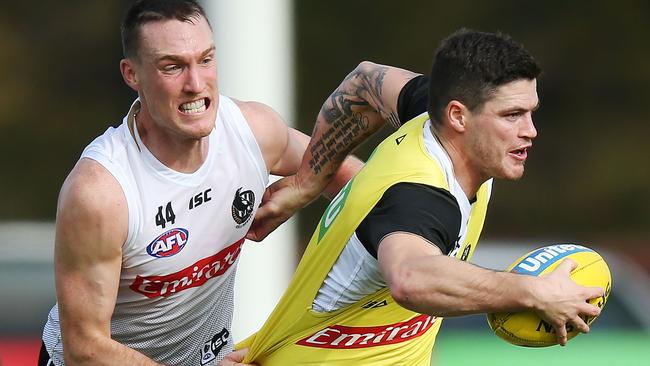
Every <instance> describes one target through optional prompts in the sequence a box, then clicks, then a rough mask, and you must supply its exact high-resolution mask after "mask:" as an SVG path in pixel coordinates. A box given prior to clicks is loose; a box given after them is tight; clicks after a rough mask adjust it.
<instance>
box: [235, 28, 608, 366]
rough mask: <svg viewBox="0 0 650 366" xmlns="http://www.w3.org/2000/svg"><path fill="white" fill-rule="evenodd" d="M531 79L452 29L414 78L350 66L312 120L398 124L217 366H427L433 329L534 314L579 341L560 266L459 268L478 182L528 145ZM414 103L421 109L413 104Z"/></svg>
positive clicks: (489, 44) (499, 50)
mask: <svg viewBox="0 0 650 366" xmlns="http://www.w3.org/2000/svg"><path fill="white" fill-rule="evenodd" d="M539 72H540V68H539V66H538V64H537V63H536V61H535V60H534V59H533V57H532V56H531V55H530V54H529V53H528V52H527V51H526V50H524V49H523V48H522V47H521V46H520V45H519V44H517V43H515V42H514V41H513V40H512V39H510V38H509V37H507V36H505V35H502V34H493V33H483V32H476V31H470V30H460V31H458V32H456V33H454V34H452V35H451V36H449V37H448V38H447V39H446V40H444V41H443V42H442V43H441V45H440V47H439V49H438V51H437V53H436V56H435V60H434V64H433V67H432V70H431V75H430V77H429V78H428V79H427V78H426V77H423V76H417V75H416V74H413V73H411V72H408V71H405V70H401V69H396V68H392V67H387V66H382V65H376V64H372V63H369V62H364V63H361V64H360V65H359V66H358V67H357V68H356V69H355V70H354V71H353V72H352V73H351V74H350V75H349V76H348V77H347V78H346V79H345V80H344V81H343V82H342V83H341V85H340V86H339V87H338V89H336V90H335V91H334V93H333V94H332V95H331V97H330V98H329V99H328V100H327V101H326V102H325V104H324V105H323V108H322V110H321V113H320V116H319V118H323V119H325V120H326V121H328V122H329V123H330V124H336V123H342V121H348V120H354V121H358V122H359V123H369V124H372V123H376V120H377V119H382V118H383V119H386V120H388V121H391V122H396V121H398V120H399V121H408V122H406V123H404V124H403V125H402V126H401V127H400V128H399V129H398V130H397V131H396V132H394V133H393V134H392V135H390V136H389V137H388V138H386V139H385V140H384V141H383V142H382V143H381V144H380V145H379V146H378V147H377V148H376V149H375V151H374V152H373V154H372V155H371V157H370V158H369V160H368V162H367V164H366V166H365V167H364V168H363V169H362V170H361V172H360V173H359V174H357V175H356V176H355V177H354V178H353V179H352V180H351V181H350V182H349V183H348V184H347V185H346V186H345V187H344V188H343V189H342V190H341V192H339V194H338V195H337V196H336V197H335V198H334V199H333V200H332V202H331V204H330V205H329V207H328V208H327V209H326V210H325V213H324V214H323V216H322V218H321V220H320V222H319V223H318V226H317V228H316V230H315V231H314V234H313V236H312V238H311V240H310V242H309V245H308V247H307V249H306V252H305V254H304V256H303V258H302V260H301V262H300V264H299V266H298V269H297V271H296V273H295V275H294V278H293V280H292V282H291V284H290V286H289V288H288V289H287V291H286V293H285V294H284V296H283V297H282V299H281V300H280V303H279V304H278V306H277V307H276V308H275V310H274V311H273V313H272V314H271V316H270V317H269V319H268V320H267V322H266V323H265V324H264V326H263V327H262V329H261V330H260V331H259V332H258V333H256V334H254V335H253V336H251V337H250V338H249V339H247V340H245V341H244V342H243V343H242V344H241V345H239V346H238V348H242V349H243V350H242V351H240V352H239V353H236V354H233V355H232V356H227V357H226V359H225V360H224V361H223V362H222V365H230V364H232V362H235V361H239V360H241V357H242V356H243V355H244V354H246V352H247V351H246V348H248V355H247V356H246V358H244V359H243V362H254V363H256V364H259V365H263V366H266V365H429V364H430V359H431V353H432V347H433V343H434V341H435V337H436V334H437V332H438V330H439V328H440V325H441V322H442V319H443V317H446V316H458V315H465V314H473V313H484V312H494V311H517V310H534V311H536V312H537V313H538V314H539V315H540V316H541V317H542V318H544V319H545V320H546V321H548V322H549V323H550V324H553V326H554V327H555V329H556V331H557V335H558V339H559V341H560V343H561V344H565V343H566V324H567V323H568V324H571V325H573V326H574V327H576V328H577V329H579V330H580V331H582V332H587V331H588V330H589V327H588V326H587V325H586V324H585V322H584V321H583V320H582V319H581V318H580V316H581V315H588V316H589V315H595V314H598V313H599V309H598V308H597V307H595V306H592V305H590V304H588V303H586V300H588V299H591V298H595V297H598V296H601V295H602V292H603V290H602V289H600V288H586V287H582V286H579V285H577V284H575V283H574V282H573V281H572V280H571V279H570V278H569V273H570V271H571V269H572V268H573V266H574V263H571V262H565V263H563V264H562V265H561V266H559V267H558V269H556V270H555V271H554V272H553V273H552V274H551V275H549V276H547V277H543V278H536V277H531V276H524V275H517V274H512V273H504V272H496V271H491V270H486V269H483V268H480V267H477V266H475V265H472V264H470V263H468V261H469V260H470V259H471V257H472V254H473V252H474V250H475V248H476V245H477V243H478V240H479V235H480V233H481V230H482V228H483V222H484V219H485V214H486V209H487V205H488V200H489V198H490V194H491V183H492V178H500V179H509V180H516V179H519V178H520V177H521V176H522V175H523V173H524V163H525V162H526V158H527V154H528V151H529V149H530V148H531V146H532V141H533V139H534V138H535V137H536V135H537V131H536V129H535V127H534V125H533V120H532V113H533V111H534V110H536V109H537V107H538V104H539V102H538V97H537V91H536V89H537V88H536V78H537V76H538V74H539ZM427 94H428V104H427V105H426V110H425V101H426V100H427Z"/></svg>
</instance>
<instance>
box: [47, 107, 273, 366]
mask: <svg viewBox="0 0 650 366" xmlns="http://www.w3.org/2000/svg"><path fill="white" fill-rule="evenodd" d="M138 110H139V102H138V101H136V102H135V103H134V104H133V106H132V107H131V110H130V111H129V114H128V115H127V116H126V117H124V120H123V122H122V124H121V125H120V126H119V127H117V128H113V127H111V128H109V129H108V130H107V131H106V132H105V133H104V134H103V135H101V136H99V137H98V138H96V139H95V140H94V141H93V142H92V143H91V144H90V145H88V147H86V149H85V150H84V152H83V153H82V155H81V158H88V159H93V160H95V161H97V162H98V163H100V164H101V165H102V166H104V167H105V168H106V169H107V170H108V171H109V172H110V173H111V174H112V175H113V176H114V177H115V178H116V180H117V181H118V182H119V184H120V186H121V187H122V190H123V191H124V195H125V196H126V201H127V203H128V210H129V211H128V212H129V220H128V222H129V224H128V225H129V227H128V236H127V240H126V242H125V243H124V244H123V247H122V272H121V275H120V284H119V290H118V294H117V302H116V305H115V311H114V313H113V317H112V319H111V337H112V338H113V339H114V340H116V341H117V342H119V343H121V344H124V345H126V346H128V347H130V348H133V349H135V350H137V351H138V352H141V353H143V354H145V355H146V356H148V357H150V358H152V359H154V360H155V361H158V362H160V363H163V364H166V365H192V366H201V365H216V364H218V362H219V361H220V360H221V359H222V358H223V356H224V355H225V354H227V353H228V352H230V351H231V350H232V349H233V340H232V336H231V334H230V329H231V328H230V326H231V320H232V314H233V296H234V291H233V285H234V282H235V270H236V265H237V260H238V256H239V253H240V248H241V245H242V243H243V242H244V236H245V235H246V232H247V231H248V228H249V226H250V224H251V221H252V218H253V216H254V214H255V211H256V209H257V206H258V205H259V203H260V200H261V197H262V194H263V193H264V189H265V187H266V184H267V183H268V172H267V169H266V165H265V163H264V159H263V157H262V153H261V151H260V148H259V146H258V144H257V142H256V140H255V138H254V136H253V133H252V131H251V130H250V128H249V125H248V123H247V122H246V120H245V119H244V116H243V115H242V113H241V111H240V109H239V108H238V107H237V105H236V104H235V103H234V102H233V101H232V100H230V99H229V98H227V97H225V96H223V95H221V96H220V99H219V108H218V114H217V120H216V124H215V128H214V130H213V131H212V133H211V134H210V136H209V149H208V156H207V158H206V160H205V162H204V163H203V165H202V166H201V167H200V168H199V169H198V170H197V171H196V172H194V173H191V174H184V173H179V172H176V171H174V170H172V169H169V168H167V167H166V166H165V165H163V164H162V163H161V162H160V161H158V160H157V159H156V158H155V157H154V155H153V154H152V153H151V152H150V151H149V150H148V149H147V147H146V146H145V145H144V144H143V143H142V141H141V140H140V136H139V134H138V132H137V126H136V123H134V115H135V114H136V113H137V111H138ZM43 341H44V343H45V346H46V348H47V351H48V352H49V353H50V355H51V356H52V360H53V362H54V364H55V365H63V364H64V361H63V353H62V347H63V346H62V342H61V332H60V328H59V317H58V306H57V305H55V306H54V307H53V308H52V310H51V311H50V314H49V317H48V321H47V324H46V325H45V329H44V332H43ZM99 357H101V355H100V356H99Z"/></svg>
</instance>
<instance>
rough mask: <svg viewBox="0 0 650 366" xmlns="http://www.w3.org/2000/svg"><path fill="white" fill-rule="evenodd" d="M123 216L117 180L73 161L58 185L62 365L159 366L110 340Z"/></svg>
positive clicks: (124, 231) (57, 273) (57, 277)
mask: <svg viewBox="0 0 650 366" xmlns="http://www.w3.org/2000/svg"><path fill="white" fill-rule="evenodd" d="M127 217H128V210H127V206H126V199H125V198H124V194H123V193H122V190H121V188H120V187H119V185H118V183H117V181H116V180H115V178H113V176H112V175H110V173H108V171H106V170H105V169H104V168H103V167H102V166H100V165H99V164H98V163H97V162H95V161H93V160H90V159H82V160H81V161H80V162H79V163H77V166H75V168H74V169H73V171H72V172H71V173H70V175H69V176H68V178H67V179H66V181H65V183H64V184H63V187H62V189H61V195H60V198H59V205H58V209H57V220H56V239H55V251H54V265H55V280H56V293H57V300H58V304H59V317H60V321H61V334H62V337H63V349H64V357H65V362H66V365H69V366H74V365H117V364H120V365H158V364H157V363H155V362H153V361H152V360H150V359H148V358H147V357H145V356H144V355H142V354H141V353H139V352H136V351H135V350H133V349H130V348H128V347H126V346H124V345H122V344H120V343H118V342H115V341H114V340H112V339H111V329H110V322H111V315H112V314H113V310H114V308H115V299H116V297H117V289H118V285H119V277H120V270H121V265H122V243H124V240H125V239H126V234H127Z"/></svg>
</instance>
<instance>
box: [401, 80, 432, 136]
mask: <svg viewBox="0 0 650 366" xmlns="http://www.w3.org/2000/svg"><path fill="white" fill-rule="evenodd" d="M428 103H429V77H428V76H425V75H419V76H416V77H414V78H413V79H411V80H409V81H408V82H407V83H406V85H404V87H403V88H402V90H401V91H400V92H399V97H398V99H397V116H398V117H399V120H400V122H401V124H404V123H405V122H408V121H410V120H411V119H413V118H415V117H417V116H419V115H420V114H422V113H424V112H426V111H427V104H428Z"/></svg>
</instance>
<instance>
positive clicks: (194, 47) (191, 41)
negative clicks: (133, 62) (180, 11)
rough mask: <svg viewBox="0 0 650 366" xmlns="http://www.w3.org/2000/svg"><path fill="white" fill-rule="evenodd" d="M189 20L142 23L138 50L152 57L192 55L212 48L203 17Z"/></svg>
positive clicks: (209, 32) (212, 43) (210, 36)
mask: <svg viewBox="0 0 650 366" xmlns="http://www.w3.org/2000/svg"><path fill="white" fill-rule="evenodd" d="M190 20H191V21H181V20H176V19H172V20H161V21H153V22H148V23H146V24H143V25H142V28H141V31H140V51H141V53H142V54H146V55H151V56H153V57H156V58H158V57H164V56H169V55H176V56H192V55H195V54H197V53H203V52H204V51H206V50H208V49H210V48H214V42H213V35H212V30H211V29H210V26H209V25H208V22H207V21H206V20H205V19H204V18H203V17H195V18H191V19H190Z"/></svg>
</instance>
